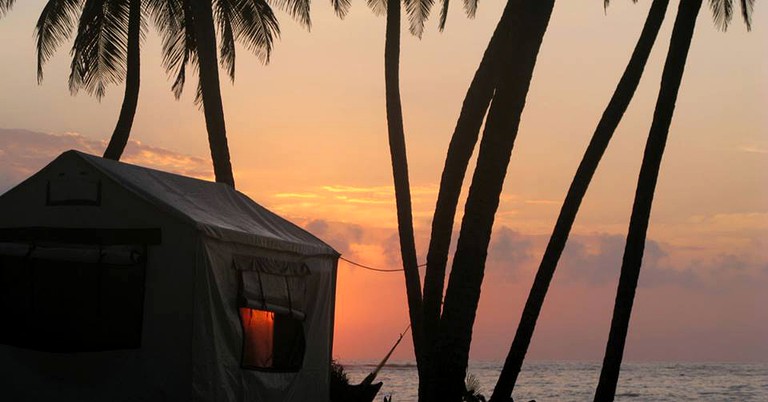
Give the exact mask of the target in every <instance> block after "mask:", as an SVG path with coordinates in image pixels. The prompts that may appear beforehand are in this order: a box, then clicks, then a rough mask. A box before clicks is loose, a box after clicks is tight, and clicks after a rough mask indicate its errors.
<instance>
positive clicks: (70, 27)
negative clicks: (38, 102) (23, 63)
mask: <svg viewBox="0 0 768 402" xmlns="http://www.w3.org/2000/svg"><path fill="white" fill-rule="evenodd" d="M3 1H5V2H6V3H5V4H8V5H9V6H10V5H11V4H12V3H13V0H3ZM82 4H83V0H48V3H46V4H45V7H43V11H42V12H41V13H40V17H39V18H38V20H37V24H36V25H35V42H36V53H37V82H38V83H41V82H42V81H43V65H44V64H45V62H46V61H48V59H50V58H51V56H53V53H54V52H55V51H56V49H57V48H58V47H59V45H61V44H62V42H64V41H66V40H67V39H69V38H70V37H71V36H72V32H73V31H74V29H75V26H76V24H77V16H78V14H79V12H80V9H81V8H82Z"/></svg>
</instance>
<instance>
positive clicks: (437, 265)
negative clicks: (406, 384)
mask: <svg viewBox="0 0 768 402" xmlns="http://www.w3.org/2000/svg"><path fill="white" fill-rule="evenodd" d="M444 4H445V3H444ZM475 4H476V3H475ZM521 4H522V1H520V0H509V1H507V5H506V6H505V8H504V11H503V13H502V15H501V18H500V20H499V23H498V25H497V26H496V29H495V30H494V33H493V36H492V37H491V40H490V42H489V43H488V46H487V47H486V50H485V53H484V54H483V58H482V60H481V61H480V65H479V66H478V68H477V71H476V72H475V75H474V77H473V78H472V82H471V83H470V86H469V89H468V90H467V93H466V95H465V96H464V101H463V103H462V106H461V112H460V114H459V119H458V121H457V123H456V127H455V129H454V131H453V134H452V136H451V142H450V144H449V145H448V152H447V154H446V159H445V164H444V165H443V173H442V176H441V178H440V190H439V192H438V195H437V203H436V205H435V212H434V215H433V217H432V229H431V234H430V240H429V249H428V252H427V269H426V272H425V276H424V299H423V310H424V332H425V336H426V343H427V345H428V348H427V350H426V352H427V353H428V354H430V355H431V354H432V353H434V352H433V351H432V350H431V349H433V348H432V346H434V345H435V344H436V340H437V334H438V329H439V323H440V313H441V307H442V302H443V288H444V286H445V269H446V265H447V261H448V251H449V247H450V243H451V235H452V231H453V224H454V218H455V216H456V209H457V207H458V204H459V196H460V195H461V186H462V184H463V182H464V176H465V175H466V172H467V168H468V167H469V160H470V158H471V157H472V153H473V152H474V149H475V144H476V143H477V139H478V136H479V134H480V127H481V126H482V124H483V120H484V119H485V115H486V112H487V110H488V105H489V104H490V103H491V99H492V98H493V93H494V90H495V88H496V81H497V79H498V76H499V74H500V70H501V65H502V64H503V63H502V62H503V61H504V60H507V59H511V56H510V54H513V53H514V52H513V48H514V47H513V46H511V45H510V44H511V43H514V42H513V39H514V38H512V37H511V36H512V35H511V33H512V32H513V29H511V26H512V25H511V24H512V23H513V16H514V15H515V14H519V12H520V7H521ZM465 8H466V9H468V10H473V9H474V8H472V7H469V6H466V5H465ZM443 10H445V8H444V9H443ZM444 12H445V11H444ZM444 12H443V14H442V16H443V18H442V19H441V23H444V22H445V18H444V16H445V13H444Z"/></svg>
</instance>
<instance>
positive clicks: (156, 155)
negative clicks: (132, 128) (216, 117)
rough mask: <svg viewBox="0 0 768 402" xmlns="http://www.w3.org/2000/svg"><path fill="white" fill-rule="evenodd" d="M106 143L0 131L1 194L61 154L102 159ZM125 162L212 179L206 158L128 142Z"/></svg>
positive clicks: (69, 136)
mask: <svg viewBox="0 0 768 402" xmlns="http://www.w3.org/2000/svg"><path fill="white" fill-rule="evenodd" d="M106 145H107V144H106V142H105V141H103V140H96V139H93V138H90V137H87V136H85V135H82V134H78V133H72V132H68V133H63V134H49V133H40V132H35V131H29V130H19V129H0V166H2V170H0V193H2V192H5V191H6V190H8V189H9V188H11V187H13V186H15V185H16V184H18V183H20V182H21V181H23V180H24V179H26V178H27V177H29V176H30V175H32V174H33V173H35V172H37V171H38V170H40V169H42V168H43V167H44V166H45V165H47V164H48V163H50V162H51V161H52V160H53V159H55V158H56V157H57V156H58V155H60V154H61V153H62V152H64V151H67V150H70V149H75V150H78V151H81V152H85V153H89V154H93V155H101V154H102V152H103V151H104V149H105V148H106ZM121 160H122V161H124V162H127V163H132V164H136V165H141V166H146V167H150V168H153V169H159V170H164V171H168V172H173V173H177V174H181V175H185V176H192V177H197V178H202V179H212V178H213V174H212V170H211V163H210V161H209V160H208V159H206V158H201V157H197V156H192V155H186V154H182V153H179V152H175V151H172V150H168V149H165V148H160V147H155V146H151V145H147V144H143V143H141V142H139V141H135V140H129V142H128V145H127V146H126V149H125V152H124V154H123V157H122V159H121Z"/></svg>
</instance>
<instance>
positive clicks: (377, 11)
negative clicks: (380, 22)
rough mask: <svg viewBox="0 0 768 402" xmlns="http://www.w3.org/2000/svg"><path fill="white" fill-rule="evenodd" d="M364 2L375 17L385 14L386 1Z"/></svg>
mask: <svg viewBox="0 0 768 402" xmlns="http://www.w3.org/2000/svg"><path fill="white" fill-rule="evenodd" d="M366 2H367V3H368V8H370V9H371V11H373V14H374V15H375V16H377V17H381V16H382V15H386V14H387V0H366Z"/></svg>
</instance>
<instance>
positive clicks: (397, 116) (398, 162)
mask: <svg viewBox="0 0 768 402" xmlns="http://www.w3.org/2000/svg"><path fill="white" fill-rule="evenodd" d="M399 69H400V0H388V1H387V28H386V41H385V45H384V81H385V85H386V99H387V129H388V132H389V153H390V156H391V158H392V175H393V177H394V182H395V201H396V203H397V228H398V234H399V237H400V255H401V256H402V258H403V270H404V272H405V289H406V293H407V296H408V312H409V315H410V320H411V329H412V330H411V336H412V337H413V347H414V352H415V354H416V363H417V367H418V369H419V375H420V376H421V373H422V371H423V369H424V364H423V359H422V357H423V353H422V351H423V346H422V345H423V335H424V329H423V326H422V311H421V279H420V278H419V267H418V262H417V260H416V244H415V241H414V236H413V216H412V213H411V188H410V184H409V183H408V158H407V155H406V150H405V132H404V129H403V111H402V106H401V104H400V72H399Z"/></svg>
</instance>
